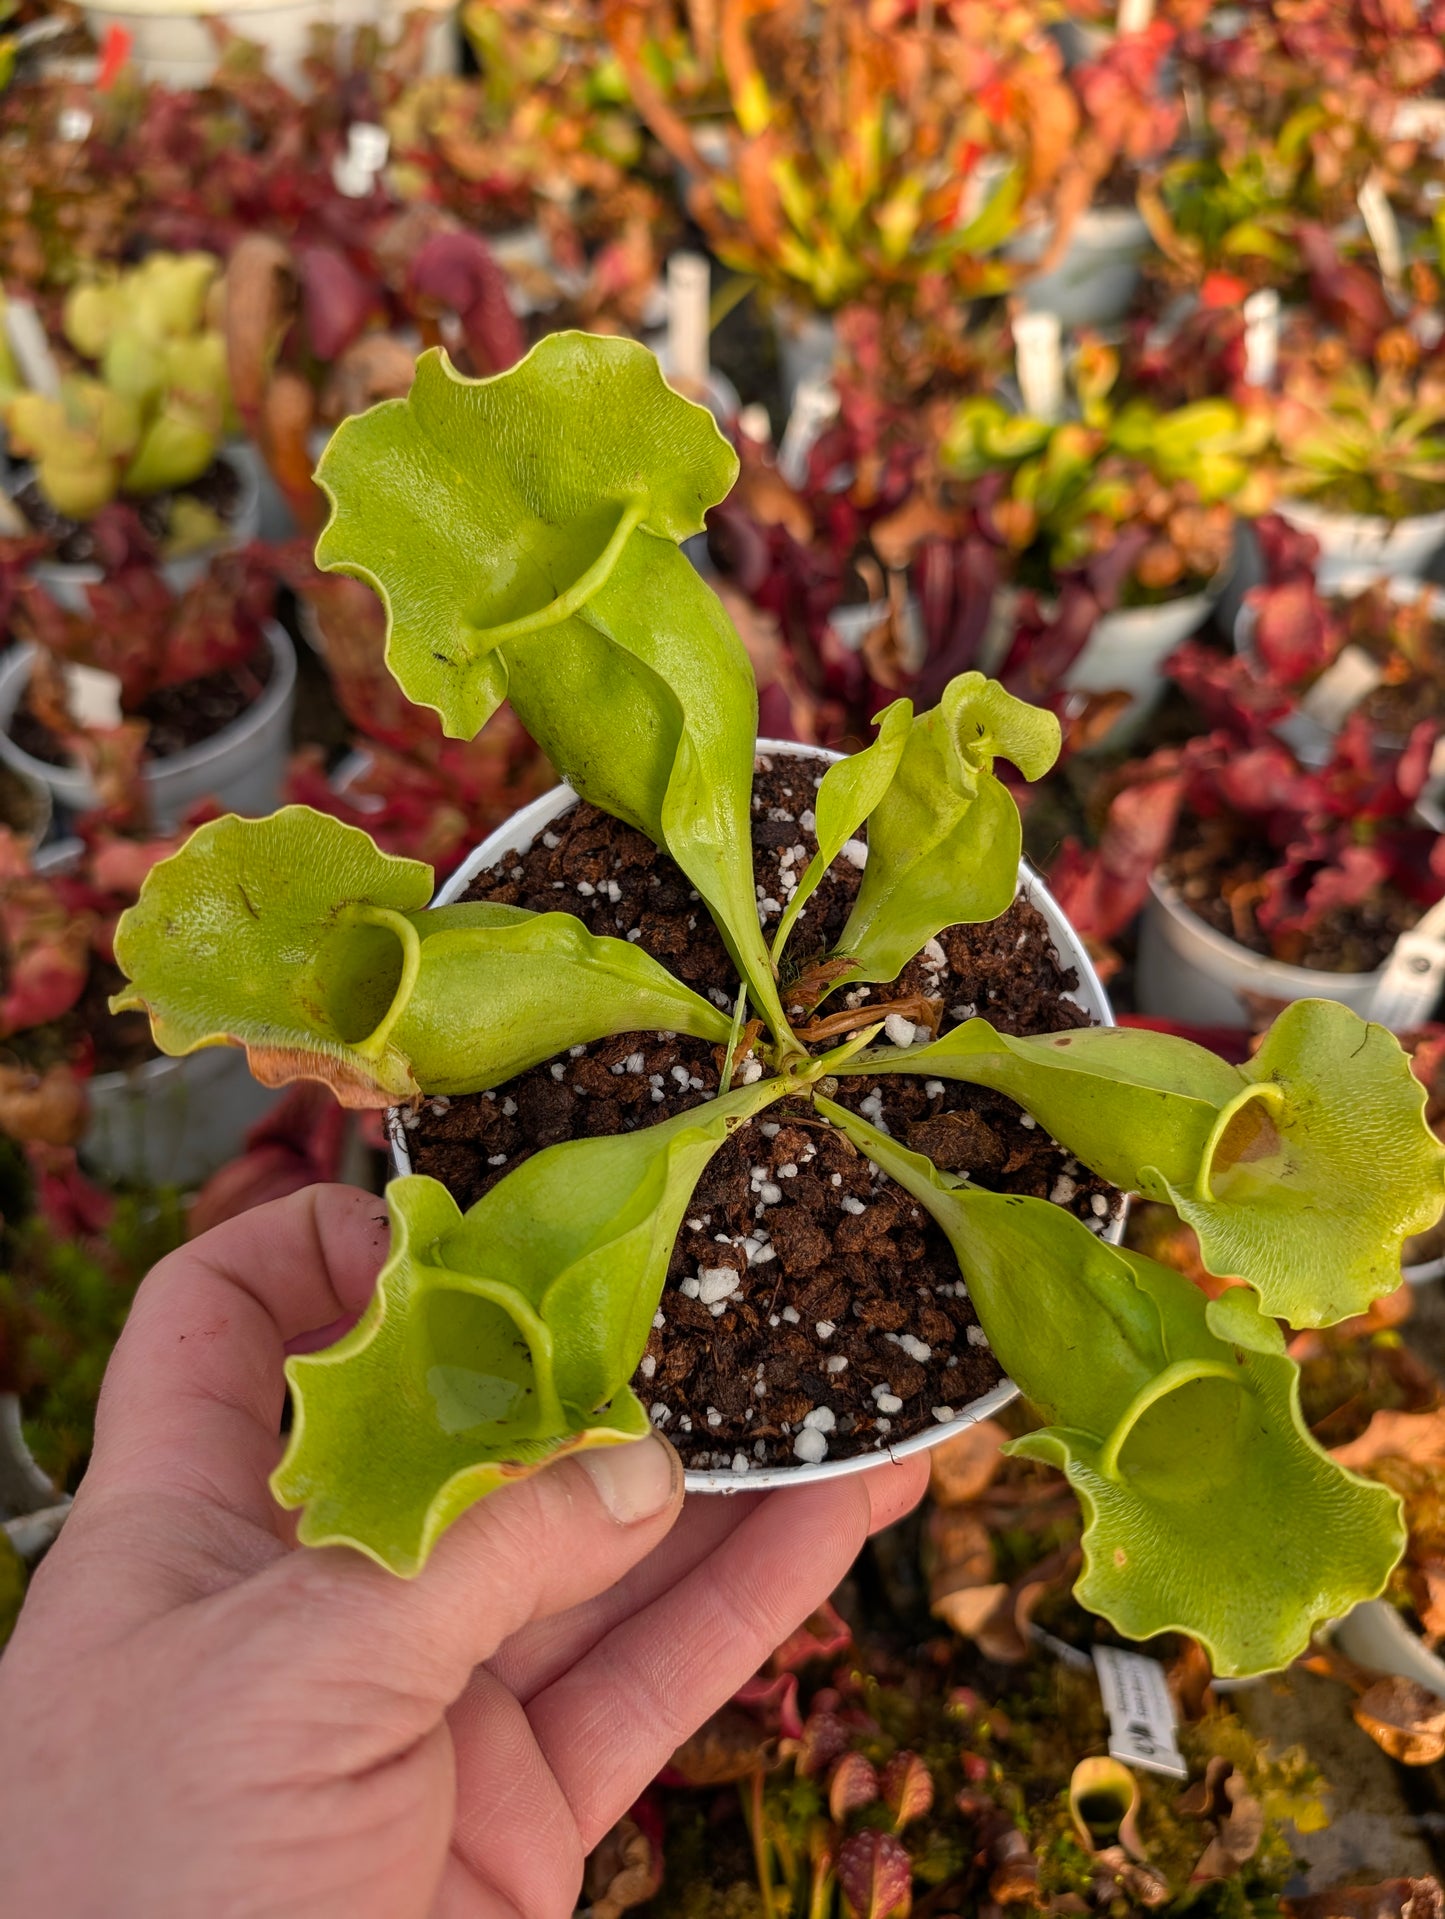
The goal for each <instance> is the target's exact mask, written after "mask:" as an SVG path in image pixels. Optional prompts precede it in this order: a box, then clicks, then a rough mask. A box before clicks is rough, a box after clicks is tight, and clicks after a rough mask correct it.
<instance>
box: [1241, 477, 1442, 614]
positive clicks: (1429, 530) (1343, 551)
mask: <svg viewBox="0 0 1445 1919" xmlns="http://www.w3.org/2000/svg"><path fill="white" fill-rule="evenodd" d="M1276 511H1277V512H1278V513H1279V515H1280V517H1281V518H1282V519H1284V520H1287V521H1288V522H1289V524H1290V525H1291V526H1294V527H1298V528H1299V530H1300V531H1301V532H1302V533H1312V534H1313V535H1314V537H1315V538H1316V539H1317V540H1318V541H1319V543H1320V559H1319V566H1318V568H1317V569H1316V573H1317V578H1318V580H1319V584H1320V586H1321V587H1323V588H1324V589H1325V590H1326V591H1329V592H1332V591H1333V590H1334V589H1335V588H1336V586H1337V585H1338V584H1339V582H1340V581H1341V580H1342V579H1344V578H1345V577H1346V576H1347V575H1349V574H1352V573H1354V574H1359V573H1368V574H1372V575H1373V576H1374V577H1375V578H1376V579H1378V578H1380V577H1381V576H1382V575H1383V576H1384V577H1385V578H1386V579H1392V580H1393V579H1398V578H1401V577H1404V578H1406V579H1415V578H1417V577H1418V576H1419V575H1420V574H1422V573H1423V572H1424V571H1425V569H1426V567H1427V566H1428V565H1429V564H1430V562H1431V560H1432V559H1433V558H1434V557H1435V554H1436V553H1437V552H1438V551H1439V549H1440V547H1441V545H1442V543H1445V513H1422V514H1419V515H1418V516H1417V517H1416V518H1414V519H1410V520H1385V519H1381V518H1379V517H1378V516H1377V515H1374V514H1368V513H1332V512H1330V510H1329V509H1328V508H1327V507H1322V506H1315V505H1314V504H1313V503H1312V502H1310V501H1307V500H1282V501H1281V502H1280V503H1279V505H1278V507H1277V508H1276Z"/></svg>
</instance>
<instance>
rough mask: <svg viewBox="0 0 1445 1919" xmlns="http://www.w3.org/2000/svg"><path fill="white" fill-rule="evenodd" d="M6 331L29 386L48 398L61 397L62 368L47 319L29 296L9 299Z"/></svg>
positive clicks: (17, 363) (33, 390)
mask: <svg viewBox="0 0 1445 1919" xmlns="http://www.w3.org/2000/svg"><path fill="white" fill-rule="evenodd" d="M4 312H5V334H6V337H7V338H8V340H9V342H10V351H11V352H12V353H13V354H14V355H15V363H16V365H17V366H18V367H19V368H20V372H21V376H22V377H23V379H24V381H25V384H26V386H28V387H29V388H30V391H31V392H32V393H40V394H43V395H44V396H45V398H46V399H48V400H58V399H59V398H60V368H59V367H58V366H57V365H56V363H55V355H54V354H53V353H52V352H51V351H50V341H49V339H48V338H47V336H46V332H45V323H44V322H43V321H42V319H41V318H40V315H39V314H38V313H37V312H36V311H35V308H34V307H33V306H31V304H30V302H29V301H28V300H12V299H7V300H6V302H5V308H4Z"/></svg>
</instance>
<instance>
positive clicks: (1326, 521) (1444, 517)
mask: <svg viewBox="0 0 1445 1919" xmlns="http://www.w3.org/2000/svg"><path fill="white" fill-rule="evenodd" d="M1275 511H1276V512H1277V513H1278V514H1279V516H1280V518H1281V519H1282V520H1289V521H1291V522H1293V523H1294V524H1295V525H1297V526H1299V527H1301V528H1302V529H1303V531H1304V532H1306V533H1312V532H1314V531H1315V529H1316V528H1317V527H1325V528H1327V529H1329V530H1334V529H1335V528H1340V527H1359V528H1361V529H1368V530H1369V531H1370V532H1371V533H1372V534H1374V535H1375V536H1376V537H1377V538H1380V539H1382V540H1383V542H1384V544H1385V545H1386V546H1387V547H1388V546H1390V545H1391V544H1392V543H1393V542H1394V541H1395V539H1396V538H1397V537H1398V538H1401V539H1403V538H1404V537H1406V536H1405V534H1404V533H1403V529H1404V528H1407V527H1408V528H1409V529H1410V537H1416V538H1418V537H1419V536H1420V535H1422V534H1423V533H1424V531H1425V529H1426V528H1427V527H1429V528H1432V529H1437V528H1438V529H1439V530H1440V531H1441V532H1442V533H1445V507H1437V508H1436V510H1435V511H1434V512H1433V513H1407V514H1406V515H1405V517H1404V518H1403V519H1401V520H1388V519H1386V517H1385V515H1384V514H1383V513H1347V512H1344V511H1342V510H1341V509H1340V508H1339V507H1334V506H1321V505H1320V503H1319V502H1318V501H1317V500H1305V499H1296V498H1293V497H1292V496H1290V495H1288V494H1286V495H1285V497H1284V498H1283V499H1281V500H1279V501H1278V502H1277V503H1276V506H1275ZM1320 557H1321V559H1322V560H1323V559H1327V558H1328V557H1329V556H1328V555H1327V554H1321V556H1320Z"/></svg>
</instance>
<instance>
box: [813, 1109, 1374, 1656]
mask: <svg viewBox="0 0 1445 1919" xmlns="http://www.w3.org/2000/svg"><path fill="white" fill-rule="evenodd" d="M817 1103H818V1105H819V1108H820V1110H822V1111H824V1112H825V1113H826V1114H827V1115H828V1117H829V1118H830V1119H833V1120H835V1121H836V1123H837V1124H838V1125H839V1126H840V1127H842V1129H843V1130H844V1131H845V1132H846V1133H847V1134H848V1136H849V1137H850V1138H851V1139H852V1140H853V1142H854V1144H855V1145H856V1146H858V1148H859V1150H860V1151H862V1152H866V1153H867V1154H868V1155H869V1157H870V1158H871V1159H873V1160H874V1161H875V1162H876V1163H877V1164H878V1165H879V1166H881V1167H882V1168H883V1170H884V1171H885V1172H886V1173H888V1174H889V1175H890V1176H891V1177H892V1178H894V1179H896V1180H897V1181H898V1182H899V1183H900V1185H902V1186H904V1187H905V1188H906V1189H907V1190H908V1191H909V1192H910V1193H912V1194H913V1195H914V1197H915V1198H916V1199H918V1200H919V1202H920V1203H921V1204H922V1205H924V1206H925V1207H927V1209H928V1210H929V1211H930V1212H931V1213H932V1214H933V1216H934V1217H935V1218H936V1219H937V1220H938V1222H939V1224H940V1226H942V1228H943V1230H944V1232H945V1233H946V1234H947V1235H948V1238H949V1240H950V1242H951V1244H952V1245H953V1248H954V1251H955V1253H956V1254H957V1256H958V1262H959V1266H960V1269H961V1270H962V1272H963V1275H964V1278H965V1280H966V1281H967V1284H968V1290H969V1297H970V1298H971V1299H972V1301H973V1304H974V1307H975V1309H976V1310H977V1312H978V1316H979V1321H980V1323H981V1325H982V1326H983V1329H984V1332H985V1333H986V1334H987V1335H988V1339H989V1343H990V1345H991V1346H992V1347H993V1350H994V1353H995V1355H996V1356H997V1358H998V1360H999V1363H1000V1364H1001V1365H1002V1366H1003V1367H1004V1368H1005V1370H1006V1371H1007V1372H1008V1374H1009V1376H1010V1377H1011V1378H1012V1379H1013V1380H1014V1381H1015V1382H1016V1384H1017V1385H1018V1387H1019V1389H1020V1391H1021V1392H1022V1393H1023V1394H1024V1396H1025V1398H1027V1399H1028V1400H1030V1401H1031V1402H1032V1403H1033V1405H1034V1406H1035V1407H1037V1408H1038V1409H1039V1411H1040V1412H1041V1413H1042V1414H1043V1416H1044V1418H1045V1419H1046V1420H1047V1421H1048V1422H1049V1423H1048V1425H1047V1426H1046V1428H1045V1429H1044V1430H1043V1431H1041V1432H1036V1433H1030V1434H1029V1435H1027V1437H1025V1438H1023V1439H1020V1440H1016V1441H1014V1442H1013V1444H1012V1446H1011V1447H1010V1448H1009V1449H1008V1450H1010V1451H1012V1452H1014V1453H1017V1454H1021V1455H1022V1456H1024V1457H1026V1458H1032V1459H1041V1460H1045V1461H1046V1462H1047V1463H1049V1464H1050V1465H1054V1466H1058V1467H1061V1468H1062V1469H1063V1471H1064V1472H1065V1473H1066V1474H1067V1476H1068V1478H1069V1482H1070V1484H1071V1485H1072V1486H1073V1487H1074V1489H1075V1491H1076V1492H1077V1493H1078V1495H1079V1500H1080V1503H1081V1505H1082V1506H1083V1509H1084V1516H1085V1529H1084V1568H1083V1572H1082V1574H1081V1575H1080V1578H1079V1581H1078V1584H1077V1586H1076V1587H1075V1593H1076V1596H1077V1597H1078V1599H1079V1600H1080V1602H1081V1603H1082V1604H1083V1605H1085V1606H1088V1607H1090V1608H1091V1609H1092V1610H1093V1611H1095V1612H1098V1613H1102V1614H1103V1615H1104V1617H1105V1618H1106V1619H1108V1620H1109V1621H1110V1622H1111V1623H1112V1624H1113V1625H1114V1626H1116V1627H1117V1628H1118V1630H1119V1631H1120V1632H1122V1633H1125V1634H1127V1635H1128V1636H1129V1637H1131V1638H1134V1639H1147V1638H1150V1637H1151V1636H1152V1635H1153V1634H1155V1633H1160V1632H1171V1631H1174V1632H1187V1633H1190V1634H1192V1635H1193V1636H1194V1637H1195V1638H1197V1639H1199V1640H1200V1641H1201V1642H1202V1644H1203V1645H1204V1646H1205V1648H1206V1649H1207V1651H1208V1653H1209V1655H1210V1659H1211V1662H1212V1664H1213V1666H1214V1669H1215V1671H1216V1672H1219V1673H1222V1674H1227V1675H1230V1676H1234V1675H1242V1674H1249V1673H1258V1672H1269V1671H1273V1670H1275V1669H1276V1668H1278V1667H1281V1666H1284V1665H1287V1664H1288V1663H1289V1661H1290V1660H1291V1659H1293V1658H1295V1657H1296V1656H1297V1655H1298V1654H1299V1653H1300V1652H1302V1651H1303V1650H1304V1648H1305V1646H1306V1645H1307V1643H1308V1641H1309V1638H1310V1635H1311V1633H1312V1631H1313V1630H1314V1628H1315V1627H1316V1626H1317V1625H1319V1624H1320V1623H1322V1622H1323V1621H1325V1620H1328V1619H1332V1618H1337V1617H1339V1616H1340V1615H1341V1614H1342V1613H1345V1612H1348V1611H1349V1610H1350V1608H1351V1607H1352V1606H1354V1605H1356V1604H1357V1603H1358V1602H1359V1601H1360V1600H1362V1599H1371V1598H1374V1597H1375V1596H1376V1595H1377V1594H1378V1593H1380V1592H1381V1591H1383V1589H1384V1586H1385V1583H1386V1581H1387V1580H1388V1578H1389V1575H1390V1572H1391V1570H1392V1568H1393V1567H1394V1565H1395V1563H1396V1561H1397V1560H1398V1559H1399V1556H1400V1553H1401V1552H1402V1550H1403V1548H1404V1543H1405V1533H1404V1527H1403V1524H1402V1520H1401V1507H1400V1502H1399V1499H1398V1498H1397V1497H1396V1495H1395V1494H1394V1493H1392V1492H1390V1491H1389V1490H1388V1489H1387V1488H1385V1487H1383V1486H1379V1485H1376V1484H1372V1483H1371V1482H1369V1481H1366V1480H1363V1479H1360V1478H1358V1477H1357V1476H1356V1475H1355V1474H1353V1473H1349V1472H1346V1471H1345V1470H1344V1468H1343V1467H1341V1466H1338V1465H1337V1464H1336V1463H1335V1462H1334V1461H1333V1460H1332V1459H1331V1458H1330V1456H1329V1455H1328V1453H1326V1452H1324V1451H1323V1449H1322V1448H1320V1447H1319V1446H1317V1445H1316V1444H1315V1442H1314V1440H1313V1439H1312V1438H1311V1437H1310V1435H1309V1431H1308V1429H1307V1427H1306V1426H1305V1423H1304V1419H1303V1416H1302V1414H1301V1412H1300V1405H1299V1372H1298V1368H1297V1367H1296V1366H1295V1364H1294V1362H1293V1361H1292V1360H1291V1359H1290V1358H1289V1357H1288V1355H1287V1354H1286V1352H1285V1350H1284V1340H1283V1337H1282V1335H1281V1334H1280V1332H1279V1329H1278V1327H1276V1326H1275V1325H1274V1323H1273V1322H1272V1321H1271V1320H1270V1319H1268V1318H1266V1317H1265V1315H1264V1314H1263V1313H1262V1312H1261V1311H1260V1308H1259V1304H1258V1302H1257V1301H1256V1299H1255V1297H1254V1295H1253V1294H1252V1293H1250V1292H1248V1291H1246V1290H1245V1289H1243V1288H1236V1289H1234V1290H1232V1291H1230V1292H1228V1293H1226V1294H1225V1295H1224V1297H1223V1298H1221V1299H1218V1300H1215V1301H1206V1300H1205V1298H1204V1296H1203V1295H1202V1294H1201V1293H1200V1292H1199V1291H1198V1290H1197V1289H1196V1288H1195V1287H1194V1286H1192V1285H1191V1284H1190V1282H1189V1281H1188V1280H1186V1279H1184V1278H1183V1277H1182V1276H1181V1275H1180V1274H1178V1273H1175V1272H1171V1271H1170V1270H1169V1268H1168V1267H1165V1266H1160V1265H1157V1264H1156V1263H1155V1262H1154V1261H1153V1260H1148V1259H1144V1258H1141V1257H1140V1256H1139V1255H1138V1254H1135V1253H1129V1252H1125V1251H1123V1250H1122V1249H1120V1248H1116V1247H1112V1246H1109V1245H1107V1244H1106V1243H1105V1242H1104V1241H1102V1240H1100V1239H1098V1238H1097V1237H1096V1236H1095V1235H1094V1234H1093V1233H1091V1232H1089V1230H1088V1228H1087V1227H1085V1226H1083V1225H1081V1224H1080V1223H1079V1221H1077V1220H1076V1219H1074V1218H1073V1217H1072V1215H1070V1214H1068V1213H1066V1212H1064V1211H1063V1209H1062V1208H1060V1207H1057V1206H1050V1205H1049V1204H1048V1203H1047V1202H1046V1201H1043V1200H1034V1199H1022V1198H1017V1197H1010V1196H1002V1195H999V1194H995V1193H988V1192H984V1191H983V1190H982V1189H981V1188H978V1187H970V1186H967V1185H963V1184H958V1183H955V1182H954V1181H953V1180H952V1179H950V1177H949V1176H948V1175H945V1174H941V1173H939V1172H938V1171H936V1169H935V1168H934V1167H932V1166H931V1165H930V1164H929V1162H928V1161H927V1160H925V1159H924V1158H922V1157H921V1155H919V1154H917V1153H911V1152H909V1151H908V1150H907V1149H906V1148H904V1147H900V1146H899V1145H898V1144H897V1143H896V1142H895V1141H893V1140H891V1139H889V1138H888V1137H887V1136H886V1135H885V1134H883V1133H880V1132H878V1131H877V1130H876V1129H875V1128H873V1127H871V1126H868V1125H866V1124H865V1123H864V1122H863V1121H862V1120H859V1119H857V1118H856V1117H855V1116H854V1115H853V1114H851V1113H846V1112H845V1111H844V1110H843V1109H842V1108H840V1107H837V1106H833V1105H831V1104H830V1103H828V1102H827V1101H824V1100H821V1099H820V1100H819V1101H818V1102H817ZM1281 1514H1288V1516H1289V1519H1288V1524H1287V1525H1282V1524H1281V1520H1280V1516H1281Z"/></svg>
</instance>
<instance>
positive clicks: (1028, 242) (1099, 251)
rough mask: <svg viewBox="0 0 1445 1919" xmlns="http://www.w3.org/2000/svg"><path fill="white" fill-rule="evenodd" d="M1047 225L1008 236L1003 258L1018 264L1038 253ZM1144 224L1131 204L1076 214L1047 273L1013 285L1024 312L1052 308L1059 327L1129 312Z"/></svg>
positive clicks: (1110, 320) (1048, 236)
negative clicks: (1061, 253)
mask: <svg viewBox="0 0 1445 1919" xmlns="http://www.w3.org/2000/svg"><path fill="white" fill-rule="evenodd" d="M1053 237H1054V230H1053V227H1052V226H1051V225H1047V226H1039V227H1034V228H1031V229H1030V230H1029V231H1028V232H1026V233H1020V234H1018V235H1017V236H1016V237H1015V238H1014V239H1012V240H1010V241H1009V243H1008V246H1007V247H1006V248H1005V249H1004V252H1005V257H1006V258H1008V259H1009V260H1012V261H1013V262H1015V264H1017V265H1020V266H1028V265H1030V264H1031V263H1032V262H1033V261H1035V260H1040V259H1042V258H1043V256H1044V254H1045V253H1046V252H1047V251H1048V248H1049V245H1050V244H1051V242H1052V240H1053ZM1148 250H1149V229H1148V227H1146V226H1145V224H1144V220H1143V217H1142V216H1141V214H1140V213H1139V212H1138V210H1137V209H1136V208H1134V207H1091V208H1090V209H1089V211H1088V212H1087V213H1085V214H1082V215H1081V216H1080V218H1079V221H1078V224H1077V225H1076V226H1075V228H1074V231H1073V233H1072V235H1071V236H1070V239H1069V244H1068V247H1067V248H1066V250H1065V252H1064V257H1063V258H1062V259H1061V260H1060V261H1059V263H1058V265H1057V266H1056V267H1054V268H1052V269H1051V270H1050V271H1049V272H1048V273H1041V274H1039V275H1038V276H1037V277H1036V278H1034V279H1031V280H1030V279H1026V280H1024V281H1023V282H1022V283H1021V284H1020V286H1019V293H1020V296H1021V297H1022V299H1023V303H1024V307H1025V309H1026V310H1027V311H1028V312H1030V313H1053V314H1056V315H1057V316H1058V319H1059V321H1060V323H1061V324H1062V325H1064V326H1071V327H1080V326H1111V325H1113V324H1114V323H1115V322H1116V321H1118V320H1122V319H1123V318H1124V316H1125V314H1126V313H1127V312H1128V311H1129V307H1130V304H1131V302H1132V301H1133V298H1134V295H1135V293H1136V292H1137V291H1138V288H1139V276H1140V272H1141V270H1142V266H1143V261H1144V256H1145V254H1146V253H1147V252H1148Z"/></svg>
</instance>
